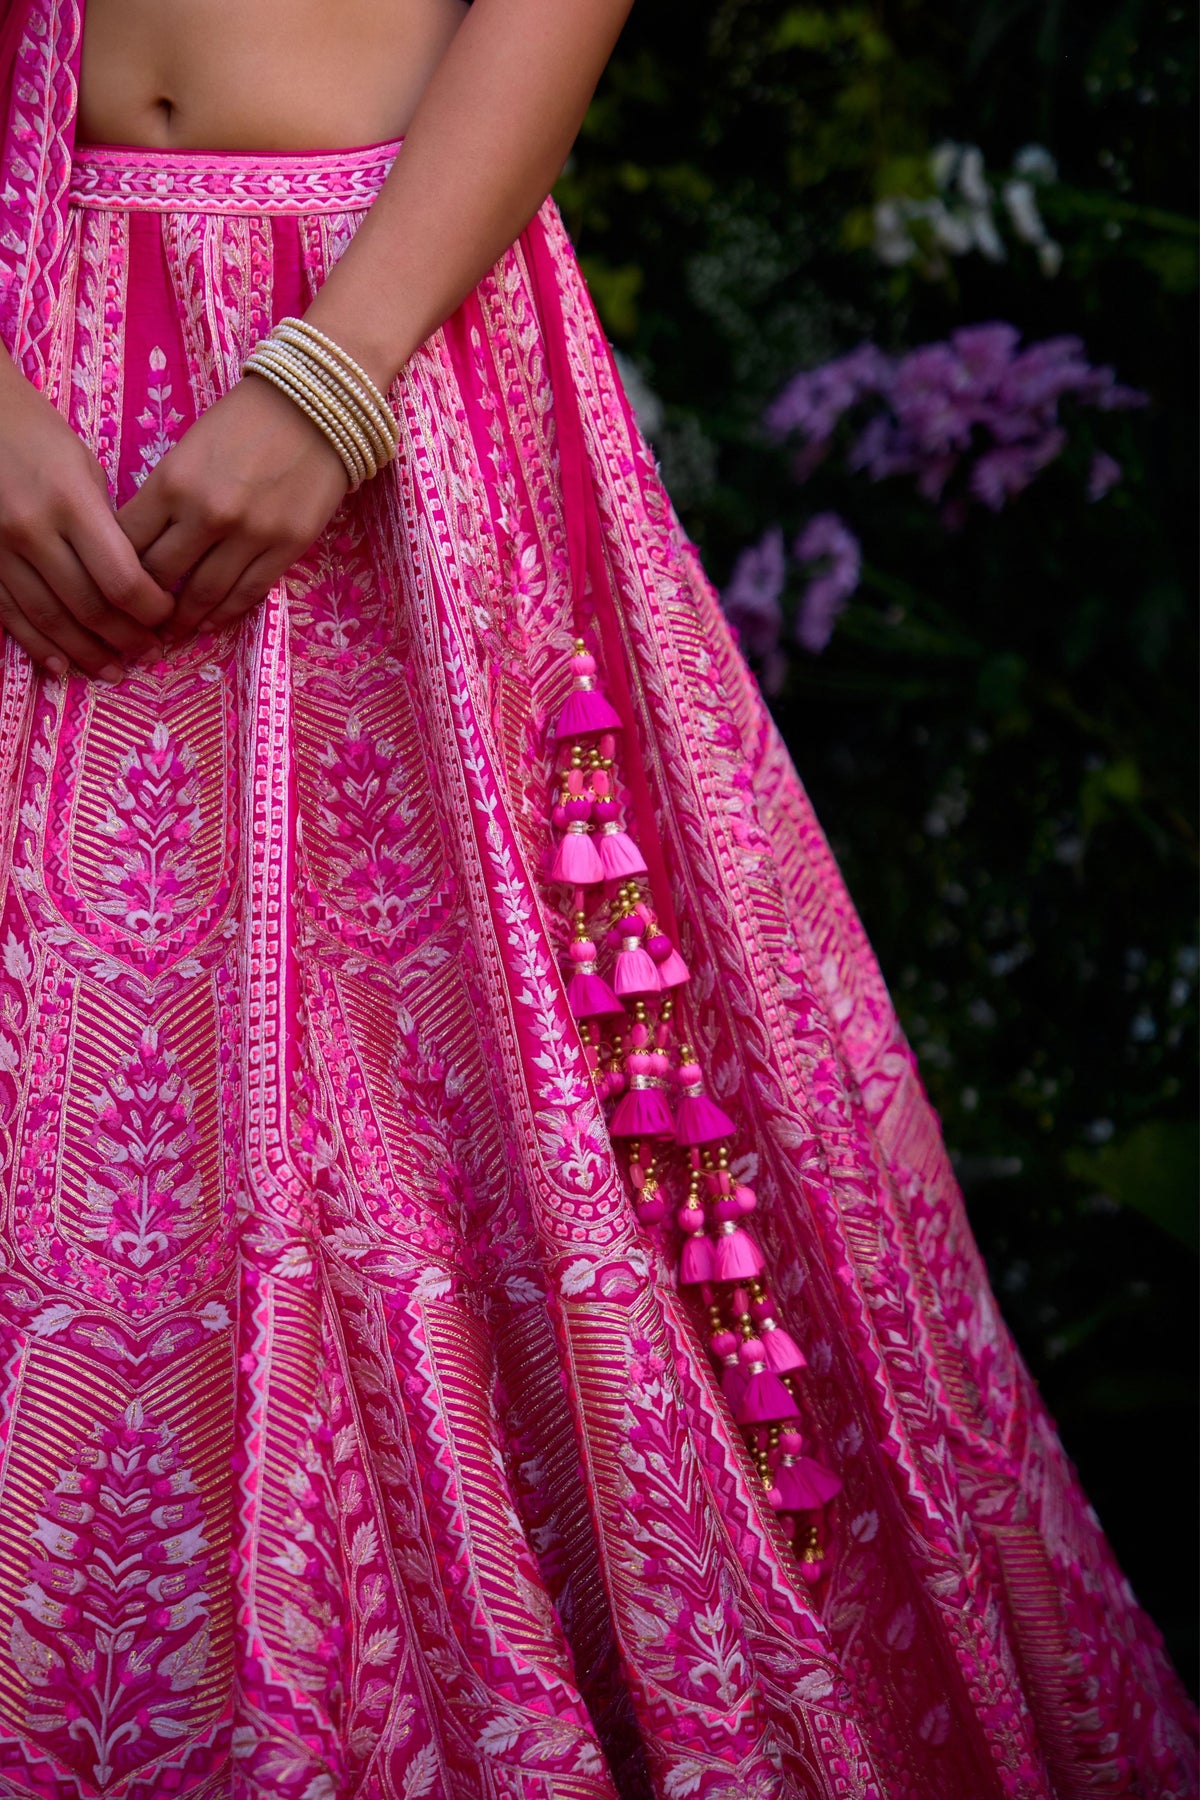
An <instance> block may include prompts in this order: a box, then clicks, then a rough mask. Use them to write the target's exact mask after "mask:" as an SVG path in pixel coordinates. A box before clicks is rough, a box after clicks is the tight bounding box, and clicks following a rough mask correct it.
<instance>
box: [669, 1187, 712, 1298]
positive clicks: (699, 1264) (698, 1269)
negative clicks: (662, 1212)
mask: <svg viewBox="0 0 1200 1800" xmlns="http://www.w3.org/2000/svg"><path fill="white" fill-rule="evenodd" d="M675 1218H676V1221H677V1223H678V1225H679V1229H680V1231H682V1232H683V1233H684V1244H683V1249H682V1251H681V1252H680V1255H679V1279H680V1281H681V1282H682V1283H683V1285H684V1286H685V1287H694V1286H696V1285H697V1284H698V1283H700V1282H704V1281H711V1280H712V1278H713V1258H712V1241H711V1239H710V1238H709V1236H708V1234H707V1232H706V1231H705V1229H704V1208H703V1207H702V1206H700V1205H698V1204H697V1203H696V1201H695V1200H693V1199H691V1198H690V1197H689V1199H688V1202H687V1204H686V1205H685V1206H681V1207H680V1209H679V1211H678V1212H677V1213H676V1215H675Z"/></svg>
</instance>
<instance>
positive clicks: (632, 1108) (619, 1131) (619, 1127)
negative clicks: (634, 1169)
mask: <svg viewBox="0 0 1200 1800" xmlns="http://www.w3.org/2000/svg"><path fill="white" fill-rule="evenodd" d="M637 1060H638V1059H637V1058H636V1057H634V1056H629V1057H626V1059H625V1067H626V1069H627V1070H629V1086H628V1087H627V1088H626V1090H625V1092H624V1093H623V1094H622V1096H621V1098H620V1100H618V1102H617V1107H616V1111H615V1112H614V1113H613V1116H612V1118H611V1119H610V1121H609V1126H608V1129H609V1133H610V1134H611V1136H613V1137H673V1136H674V1133H675V1122H674V1120H673V1119H672V1117H671V1109H670V1107H669V1106H668V1105H667V1102H666V1099H665V1098H664V1095H663V1091H662V1089H661V1088H660V1087H655V1086H654V1085H653V1081H652V1077H650V1076H647V1075H644V1074H642V1073H639V1072H636V1071H633V1070H632V1069H630V1065H631V1064H632V1063H634V1062H635V1061H637ZM642 1083H644V1084H645V1085H644V1086H643V1085H641V1084H642ZM705 1242H706V1243H707V1239H706V1240H705ZM710 1253H711V1251H710ZM698 1279H701V1278H698ZM702 1279H703V1280H705V1281H708V1280H710V1279H711V1276H709V1275H705V1276H704V1277H702Z"/></svg>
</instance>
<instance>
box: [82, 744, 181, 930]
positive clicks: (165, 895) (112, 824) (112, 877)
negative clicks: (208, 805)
mask: <svg viewBox="0 0 1200 1800" xmlns="http://www.w3.org/2000/svg"><path fill="white" fill-rule="evenodd" d="M196 761H197V759H196V752H195V751H194V750H193V749H192V747H191V746H190V745H189V744H183V745H176V744H175V743H174V741H173V740H172V737H171V734H170V732H169V731H168V729H167V727H166V726H165V725H164V724H163V723H162V722H161V720H160V721H159V722H158V723H157V724H156V725H155V726H154V727H153V729H152V731H151V733H150V737H149V739H148V741H147V742H145V743H144V744H141V745H139V746H138V747H136V748H135V749H133V750H130V751H129V752H128V754H127V755H126V757H125V759H124V762H123V764H122V769H121V776H120V779H119V780H118V781H117V783H116V785H115V787H114V790H113V794H112V798H111V800H110V802H109V805H108V810H107V814H106V816H105V820H104V826H103V829H104V831H105V833H106V834H107V836H109V837H110V838H111V839H112V841H113V858H112V861H111V863H110V864H109V865H108V867H107V868H105V869H104V870H103V871H102V874H103V876H104V878H105V879H106V880H107V884H108V886H109V888H110V890H111V891H110V892H109V893H107V894H102V895H101V896H100V898H99V899H98V900H97V901H96V905H97V907H98V909H99V911H101V912H103V913H107V914H108V915H109V916H110V917H113V918H116V919H119V920H120V922H121V924H122V925H124V927H125V929H126V930H127V931H130V932H133V933H134V934H135V935H136V936H138V937H141V938H143V939H144V940H145V941H146V942H147V943H149V944H157V943H158V941H159V939H160V938H161V937H163V936H164V935H165V934H166V933H167V932H169V931H171V930H172V929H173V928H174V927H175V925H176V924H177V923H178V921H179V915H180V914H181V912H183V911H186V910H187V908H188V906H189V903H190V902H191V899H192V895H191V892H190V890H191V888H192V884H193V883H194V882H195V879H196V873H197V870H196V863H195V859H194V856H193V843H194V840H195V837H196V834H197V832H198V831H199V829H200V804H199V802H200V779H199V776H198V774H197V772H196Z"/></svg>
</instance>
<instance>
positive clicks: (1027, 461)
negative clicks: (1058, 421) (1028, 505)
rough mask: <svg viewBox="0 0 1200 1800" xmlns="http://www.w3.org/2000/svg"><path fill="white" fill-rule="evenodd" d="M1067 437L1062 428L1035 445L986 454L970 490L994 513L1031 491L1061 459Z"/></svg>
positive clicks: (973, 473)
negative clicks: (1035, 481)
mask: <svg viewBox="0 0 1200 1800" xmlns="http://www.w3.org/2000/svg"><path fill="white" fill-rule="evenodd" d="M1066 442H1067V434H1066V432H1065V431H1063V430H1062V429H1061V428H1059V427H1055V429H1054V430H1052V431H1048V432H1047V433H1046V435H1045V436H1044V437H1042V438H1040V439H1038V440H1037V442H1035V443H1032V444H1003V445H1001V446H1000V448H999V449H997V450H986V451H985V452H984V454H983V455H982V456H981V457H980V458H979V460H978V462H977V463H976V464H975V467H974V468H973V469H972V470H971V479H970V483H969V485H970V489H971V492H972V494H973V495H974V496H975V498H976V500H982V501H983V504H984V505H985V506H990V507H991V509H992V511H993V512H1000V511H1001V510H1002V508H1003V507H1004V505H1005V503H1006V502H1007V501H1009V500H1012V499H1015V497H1016V496H1017V495H1018V494H1019V493H1021V492H1022V491H1023V490H1024V489H1025V488H1027V487H1028V486H1029V484H1030V482H1031V481H1032V480H1033V478H1034V476H1035V475H1037V474H1038V473H1039V472H1040V471H1041V470H1042V469H1044V468H1045V467H1046V464H1047V463H1052V462H1053V461H1054V459H1055V457H1056V456H1061V455H1062V452H1063V449H1064V448H1065V446H1066Z"/></svg>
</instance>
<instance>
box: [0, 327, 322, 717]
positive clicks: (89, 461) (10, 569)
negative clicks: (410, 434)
mask: <svg viewBox="0 0 1200 1800" xmlns="http://www.w3.org/2000/svg"><path fill="white" fill-rule="evenodd" d="M346 487H347V477H346V472H345V469H344V467H343V466H342V462H341V460H340V458H339V457H338V455H337V453H336V451H334V450H333V449H332V448H331V447H330V445H329V444H328V442H327V441H326V440H325V438H324V437H323V436H322V435H321V433H320V432H319V431H317V430H316V429H315V427H314V426H313V425H312V424H311V423H310V422H309V420H308V419H306V418H305V416H304V414H303V413H302V412H300V411H299V410H298V408H296V407H295V406H293V405H292V403H291V401H290V400H288V399H287V398H286V397H285V396H284V395H282V394H280V393H278V392H277V391H276V390H275V389H274V388H272V387H270V386H268V384H267V383H266V382H262V381H252V380H246V381H242V382H240V383H238V385H237V386H236V387H234V388H232V389H231V390H230V392H229V393H228V394H226V395H225V396H224V397H223V398H222V399H220V400H218V401H217V402H216V404H215V405H214V406H212V407H210V408H209V410H208V411H207V412H205V413H203V414H202V415H201V417H200V418H199V419H198V420H197V422H196V423H195V424H194V425H193V426H192V427H191V429H190V430H189V431H187V432H186V433H185V434H184V436H183V437H182V438H181V439H180V440H179V442H178V443H177V444H176V445H174V447H173V448H172V449H170V450H169V451H168V452H167V454H166V455H165V456H164V457H163V458H162V460H161V462H159V463H158V464H157V465H156V467H155V468H153V469H152V470H151V472H150V474H149V475H148V476H147V478H146V480H145V481H144V482H143V484H142V486H141V487H140V488H139V489H138V491H137V492H136V493H135V494H134V495H133V496H132V498H131V499H129V500H127V501H126V502H125V504H124V505H123V506H122V507H120V508H119V509H117V510H115V511H114V509H113V506H112V504H111V502H110V499H109V493H108V485H107V482H106V480H105V476H104V471H103V469H102V468H101V466H100V463H99V462H98V461H97V459H96V457H95V456H94V455H93V454H92V452H91V451H90V450H89V449H88V448H87V446H86V445H85V444H84V443H83V442H82V441H81V440H80V439H79V438H78V437H76V435H75V433H74V432H73V431H72V430H71V428H70V426H69V425H68V424H67V423H66V421H65V420H64V419H63V418H62V417H61V416H60V414H59V413H58V412H56V411H55V409H54V408H53V407H52V406H51V405H50V404H49V403H48V402H47V401H46V400H45V399H44V397H43V396H42V395H41V394H40V393H39V392H38V391H37V390H36V389H35V388H33V387H32V386H31V385H30V384H29V383H28V382H27V381H26V380H25V379H24V377H23V376H22V375H21V374H20V373H19V372H18V371H17V370H16V368H15V367H14V366H13V365H12V363H11V362H9V360H8V358H7V357H5V358H3V359H0V625H2V626H3V628H4V629H5V630H6V631H7V632H8V633H9V634H10V635H11V636H12V637H13V638H15V639H16V641H17V643H19V644H20V645H22V647H23V648H24V649H25V650H26V651H28V653H29V655H30V657H31V658H32V659H33V661H34V662H35V663H37V664H38V665H39V666H40V667H41V668H43V669H45V670H46V671H47V672H48V673H49V674H52V675H57V676H61V675H64V674H65V673H66V672H67V670H68V668H69V666H70V665H71V664H74V665H75V666H76V667H77V668H78V669H80V670H82V671H83V673H84V674H85V675H88V676H91V677H93V678H94V679H97V680H100V681H105V682H112V683H116V682H119V681H120V680H122V678H123V676H124V673H125V671H126V669H127V668H128V667H129V666H130V665H131V664H135V663H142V664H145V663H151V662H154V661H157V660H158V659H159V658H161V657H162V655H163V654H164V652H165V650H166V649H167V647H168V646H169V645H171V644H173V643H177V642H178V641H179V640H180V639H182V638H186V637H188V636H190V635H191V634H192V633H193V632H195V631H197V630H199V629H200V628H201V627H203V628H205V629H209V630H216V629H219V628H220V627H221V626H224V625H228V624H230V623H232V622H233V621H234V620H235V619H238V618H240V617H241V616H242V614H244V613H246V612H248V611H249V610H250V608H251V607H253V606H255V605H256V604H257V603H258V602H259V601H260V600H262V599H264V598H265V596H266V595H267V594H268V593H269V592H270V590H271V588H272V587H273V586H274V584H275V583H276V582H277V581H278V580H279V579H280V577H281V576H282V575H283V574H284V572H285V570H286V569H288V568H289V567H290V565H291V564H292V563H293V562H295V561H296V559H297V558H298V557H300V556H301V555H303V553H304V551H305V550H307V549H308V547H309V545H310V544H312V543H313V542H314V541H315V540H316V538H318V537H319V536H320V534H321V532H322V531H323V530H324V528H325V526H326V525H327V524H328V522H329V520H330V518H331V517H332V515H333V513H334V512H335V511H336V509H337V506H338V504H339V502H340V501H341V499H342V497H343V495H344V494H345V492H346Z"/></svg>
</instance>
